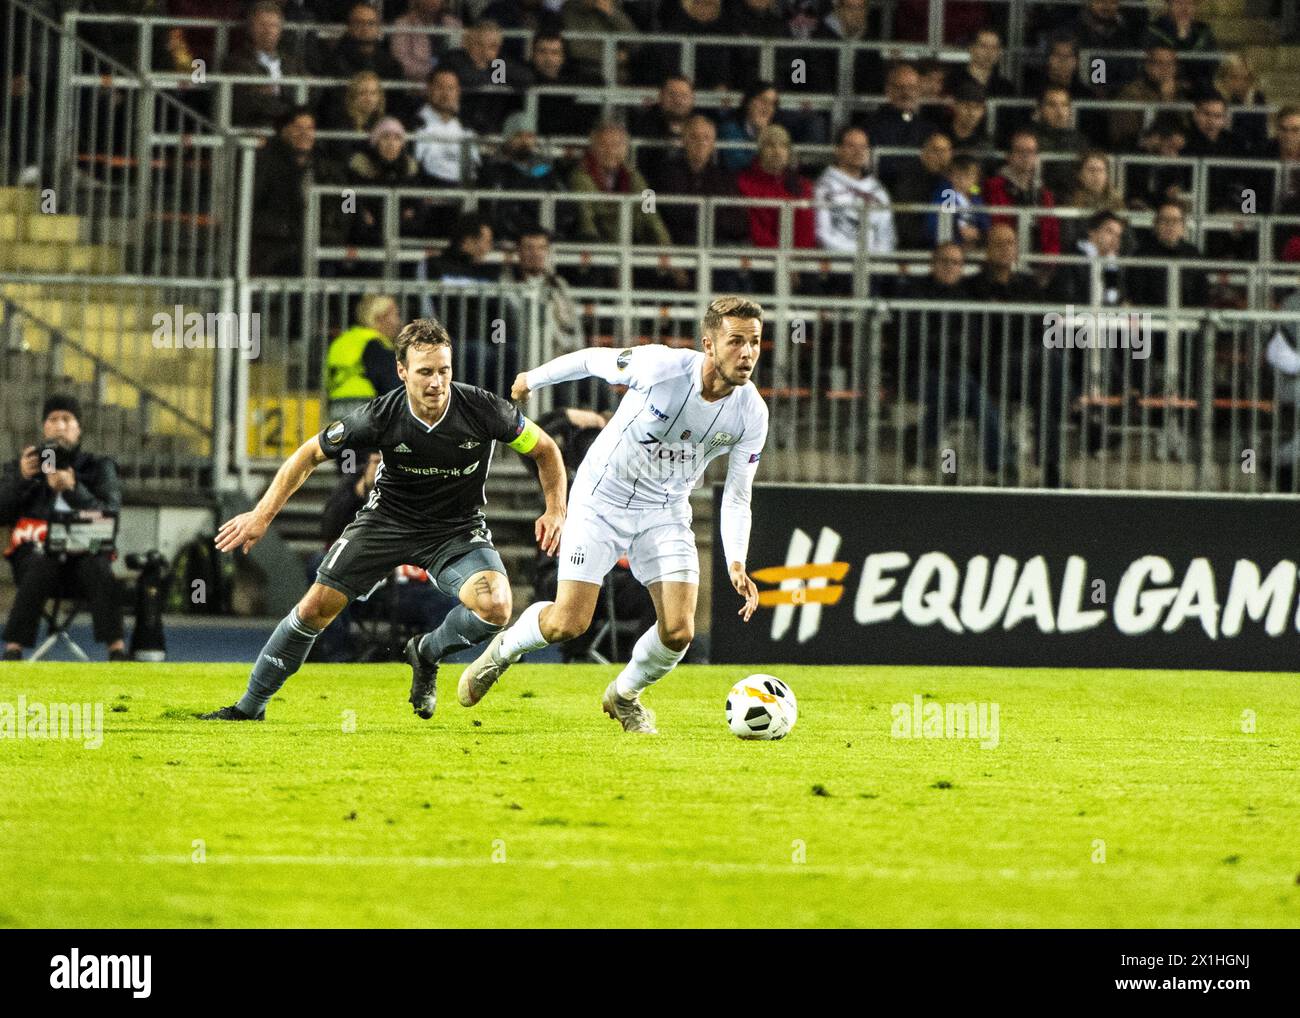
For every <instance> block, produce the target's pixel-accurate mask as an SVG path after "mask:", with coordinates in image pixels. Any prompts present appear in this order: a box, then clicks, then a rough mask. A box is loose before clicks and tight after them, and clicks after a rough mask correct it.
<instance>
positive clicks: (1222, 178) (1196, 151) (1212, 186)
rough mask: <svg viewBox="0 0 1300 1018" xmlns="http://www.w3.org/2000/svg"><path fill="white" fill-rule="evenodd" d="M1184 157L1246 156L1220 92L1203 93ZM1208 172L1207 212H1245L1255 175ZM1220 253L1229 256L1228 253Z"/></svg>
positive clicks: (1194, 109)
mask: <svg viewBox="0 0 1300 1018" xmlns="http://www.w3.org/2000/svg"><path fill="white" fill-rule="evenodd" d="M1183 155H1185V156H1207V157H1209V158H1211V159H1241V158H1243V157H1244V156H1245V155H1246V150H1245V146H1244V145H1242V143H1241V139H1239V138H1238V137H1237V135H1236V134H1235V133H1234V132H1233V131H1232V130H1230V129H1229V127H1228V107H1227V105H1226V104H1225V103H1224V101H1223V97H1222V96H1221V95H1219V94H1218V93H1217V92H1206V93H1202V94H1201V95H1200V96H1199V97H1198V98H1196V100H1195V106H1193V107H1192V123H1191V126H1190V127H1189V128H1188V132H1187V146H1186V147H1185V148H1184V149H1183ZM1207 170H1208V172H1207V174H1206V183H1205V197H1206V209H1207V211H1210V212H1241V211H1242V210H1243V209H1242V201H1243V198H1242V193H1243V191H1244V190H1245V189H1246V188H1247V187H1248V186H1249V185H1250V184H1251V183H1252V182H1253V181H1254V179H1255V175H1254V174H1253V173H1252V172H1251V171H1250V170H1246V169H1242V168H1239V167H1235V166H1209V167H1207ZM1219 236H1220V237H1223V236H1224V235H1223V234H1220V235H1219ZM1212 239H1213V238H1212ZM1216 253H1222V254H1225V255H1226V254H1227V252H1226V251H1220V252H1216Z"/></svg>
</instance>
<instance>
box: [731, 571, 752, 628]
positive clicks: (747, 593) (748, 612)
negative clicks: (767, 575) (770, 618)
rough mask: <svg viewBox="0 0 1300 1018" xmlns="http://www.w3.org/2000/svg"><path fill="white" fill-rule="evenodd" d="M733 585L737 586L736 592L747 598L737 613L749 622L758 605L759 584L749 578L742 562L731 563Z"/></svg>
mask: <svg viewBox="0 0 1300 1018" xmlns="http://www.w3.org/2000/svg"><path fill="white" fill-rule="evenodd" d="M731 585H732V586H733V587H735V588H736V593H737V594H739V595H740V596H741V597H743V598H744V599H745V603H744V604H743V605H742V606H741V608H740V611H738V612H736V614H737V615H739V616H740V617H741V620H742V621H744V622H748V621H749V620H750V618H751V617H752V616H753V614H754V610H755V609H756V608H757V607H758V585H757V584H755V583H754V581H753V580H751V579H750V578H749V574H748V573H747V572H745V566H744V564H743V563H741V562H733V563H731Z"/></svg>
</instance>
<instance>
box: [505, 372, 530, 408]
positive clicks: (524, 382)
mask: <svg viewBox="0 0 1300 1018" xmlns="http://www.w3.org/2000/svg"><path fill="white" fill-rule="evenodd" d="M532 391H533V390H532V389H530V388H528V372H527V371H521V372H519V374H517V375H515V384H514V385H512V386H510V398H511V399H513V400H514V401H515V402H516V403H522V402H523V401H524V400H526V399H527V398H528V396H529V394H530V393H531V392H532Z"/></svg>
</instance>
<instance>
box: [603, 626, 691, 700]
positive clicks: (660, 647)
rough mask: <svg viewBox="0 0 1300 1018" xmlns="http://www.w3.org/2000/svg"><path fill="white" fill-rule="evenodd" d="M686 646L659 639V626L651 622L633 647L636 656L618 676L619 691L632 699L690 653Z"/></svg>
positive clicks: (615, 681)
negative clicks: (670, 645) (674, 647)
mask: <svg viewBox="0 0 1300 1018" xmlns="http://www.w3.org/2000/svg"><path fill="white" fill-rule="evenodd" d="M686 650H687V648H686V647H683V648H682V649H681V650H672V649H670V648H668V647H665V646H664V644H663V641H662V640H660V639H659V627H658V626H651V627H650V628H649V629H647V630H646V631H645V632H644V633H642V634H641V639H639V640H637V641H636V646H635V647H633V648H632V660H631V661H629V662H628V663H627V667H626V668H624V669H623V670H622V671H621V672H619V673H618V678H617V679H615V680H614V683H615V685H614V688H615V689H616V690H618V695H619V696H621V697H623V699H625V700H628V699H631V698H632V697H634V696H636V695H637V694H638V693H640V692H641V691H642V690H643V689H645V688H646V687H647V686H648V685H650V683H652V682H654V681H655V680H656V679H662V678H663V677H664V676H665V675H667V674H668V673H669V672H671V671H672V670H673V669H674V668H675V667H676V666H677V662H678V661H680V660H681V659H682V658H683V657H685V656H686Z"/></svg>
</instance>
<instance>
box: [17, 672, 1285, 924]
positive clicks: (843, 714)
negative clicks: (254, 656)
mask: <svg viewBox="0 0 1300 1018" xmlns="http://www.w3.org/2000/svg"><path fill="white" fill-rule="evenodd" d="M749 670H750V669H737V668H724V667H717V666H714V667H684V668H681V669H679V670H678V671H677V672H675V673H674V674H672V675H671V676H669V677H668V678H667V679H665V680H664V681H663V682H661V683H660V684H659V685H658V686H657V687H656V688H655V689H653V690H652V691H651V693H650V694H649V695H648V696H647V698H646V702H647V703H648V704H649V705H650V706H651V707H653V708H654V709H655V710H656V711H657V713H658V718H659V727H660V730H661V733H662V734H661V735H659V736H658V737H634V736H629V735H624V734H623V733H622V732H621V731H619V730H618V728H617V726H616V725H615V724H614V723H613V722H611V721H609V720H608V719H607V718H605V717H604V715H603V714H601V713H600V709H599V700H600V695H601V693H602V691H603V689H604V687H605V684H606V682H607V681H608V680H609V678H610V677H612V676H613V675H614V674H615V673H616V671H617V667H608V668H605V667H599V666H595V665H583V666H565V667H560V666H541V665H527V664H524V665H517V666H516V667H515V668H514V669H513V670H512V671H511V672H510V673H509V674H508V675H506V677H505V678H504V680H503V681H502V683H501V685H499V686H498V687H497V688H496V689H494V690H493V691H492V693H491V694H490V695H489V696H488V698H487V699H485V700H484V701H483V703H481V704H480V705H479V706H478V707H476V708H475V709H473V710H465V709H463V708H461V707H460V706H459V705H458V704H457V703H456V701H455V680H456V678H457V676H458V675H459V672H460V667H459V666H448V667H446V668H444V670H443V676H442V683H441V686H442V688H441V702H440V704H439V707H438V713H437V715H436V716H435V717H434V719H433V720H432V721H430V722H422V721H419V720H418V719H416V718H415V717H414V716H413V715H412V713H411V709H410V707H409V706H408V705H407V703H406V702H405V700H406V694H407V689H408V686H409V675H410V673H409V671H408V670H407V669H406V668H405V667H403V666H400V665H388V666H378V665H358V666H308V667H306V668H304V669H303V670H302V671H301V672H300V673H299V674H298V675H296V676H295V677H294V678H293V679H291V680H290V682H289V683H288V685H287V686H286V687H285V689H284V690H283V691H282V695H281V696H280V697H278V698H277V699H276V701H274V702H273V703H272V704H271V708H270V710H269V711H268V716H269V718H270V720H269V721H268V722H266V723H265V724H260V725H259V724H217V723H205V722H200V721H197V720H193V719H192V718H190V717H189V715H190V714H191V713H192V712H194V711H196V710H200V709H209V708H213V707H217V706H220V705H223V704H227V703H230V702H232V701H233V699H234V698H235V696H236V694H237V693H238V692H239V691H240V690H241V689H242V688H243V684H244V678H245V675H246V673H247V669H246V667H245V666H238V665H94V666H69V665H31V664H22V665H5V666H0V701H3V702H8V703H16V702H17V698H18V697H19V696H20V695H22V696H25V697H26V700H27V702H28V703H29V704H30V703H35V702H41V701H43V702H47V703H49V702H57V703H62V702H68V701H72V700H76V701H91V702H99V703H102V704H104V705H105V714H104V734H103V744H102V746H101V747H100V748H98V749H88V748H85V746H84V745H83V744H82V743H80V742H74V741H70V740H64V741H54V740H49V741H39V740H32V739H26V740H21V741H20V740H16V739H8V738H6V739H4V740H2V741H0V887H3V888H4V893H3V895H2V896H0V925H3V926H10V927H12V926H93V927H99V926H105V927H116V926H142V927H152V926H161V927H177V926H180V927H188V926H199V927H206V926H223V927H231V926H236V927H237V926H346V927H352V926H409V927H439V926H498V925H504V926H531V925H543V926H574V925H581V926H592V925H595V926H679V925H681V926H728V927H730V926H765V927H766V926H1267V927H1284V926H1296V925H1297V924H1300V886H1297V879H1298V878H1297V873H1298V872H1300V841H1297V839H1296V832H1297V823H1296V817H1297V815H1298V812H1300V809H1298V807H1300V803H1298V801H1297V800H1298V799H1300V792H1298V788H1300V783H1298V782H1297V776H1296V775H1297V771H1296V760H1297V757H1298V756H1300V754H1298V752H1297V751H1298V750H1300V683H1298V682H1297V681H1296V678H1295V676H1293V675H1264V674H1241V673H1238V674H1225V673H1213V672H1182V673H1176V672H1133V671H1085V670H1078V671H1071V670H1001V669H976V668H849V667H839V668H796V667H780V666H773V667H769V668H767V669H764V670H768V671H772V672H774V673H776V674H778V675H780V676H782V677H783V678H785V679H786V680H787V681H788V682H789V683H790V685H791V686H792V688H793V689H794V692H795V694H796V695H797V696H798V698H799V704H800V717H799V723H798V725H797V726H796V728H795V730H794V732H793V733H792V734H791V736H790V737H789V738H787V739H785V740H784V741H782V742H770V743H769V742H741V741H740V740H738V739H736V738H734V737H733V736H732V735H731V734H730V733H729V732H728V730H727V728H726V726H725V724H724V722H723V716H722V714H723V710H722V708H723V701H724V699H725V695H726V692H727V690H728V688H729V687H730V684H731V682H732V681H733V680H734V679H735V678H737V677H739V676H741V675H743V674H744V673H745V672H746V671H749ZM753 670H755V671H757V670H759V669H753ZM917 695H921V696H923V697H925V698H926V701H925V702H931V701H933V702H936V703H939V704H947V703H958V702H970V701H975V702H991V703H996V704H997V705H998V710H999V732H998V744H997V746H996V748H982V747H981V745H980V743H979V741H978V740H971V739H956V738H953V739H949V738H919V739H918V738H899V737H895V736H894V735H893V734H892V733H891V728H892V726H893V723H894V722H893V705H894V704H896V703H905V704H908V705H911V703H912V702H913V697H914V696H917ZM1251 718H1253V725H1254V728H1255V730H1254V731H1253V732H1252V731H1247V730H1244V729H1249V728H1250V727H1251V724H1249V723H1247V722H1248V719H1251ZM348 729H354V730H348Z"/></svg>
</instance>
